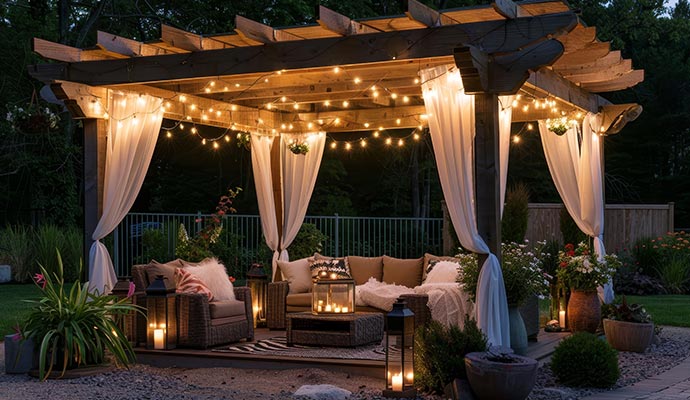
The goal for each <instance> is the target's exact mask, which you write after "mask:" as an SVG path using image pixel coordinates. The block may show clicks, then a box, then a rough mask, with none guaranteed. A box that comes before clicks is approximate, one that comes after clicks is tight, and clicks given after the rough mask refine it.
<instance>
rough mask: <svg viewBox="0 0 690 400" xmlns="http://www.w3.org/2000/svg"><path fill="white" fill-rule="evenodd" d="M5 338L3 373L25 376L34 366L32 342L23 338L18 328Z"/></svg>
mask: <svg viewBox="0 0 690 400" xmlns="http://www.w3.org/2000/svg"><path fill="white" fill-rule="evenodd" d="M14 330H15V333H13V334H12V335H6V336H5V373H7V374H25V373H27V372H29V370H30V369H31V368H33V366H34V342H33V340H31V338H26V337H24V334H23V333H22V329H21V328H20V327H19V326H15V327H14Z"/></svg>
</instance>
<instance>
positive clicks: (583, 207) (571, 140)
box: [539, 113, 614, 303]
mask: <svg viewBox="0 0 690 400" xmlns="http://www.w3.org/2000/svg"><path fill="white" fill-rule="evenodd" d="M601 121H602V116H601V114H592V113H588V114H587V115H586V116H585V118H584V120H583V122H582V137H581V138H580V131H579V127H578V125H577V124H571V125H570V128H569V129H568V131H567V132H566V133H565V134H564V135H562V136H558V135H556V134H555V133H553V132H551V131H549V129H548V127H547V125H546V121H539V133H540V135H541V142H542V146H543V147H544V155H545V157H546V162H547V164H548V166H549V171H550V172H551V177H552V178H553V182H554V184H555V185H556V189H557V190H558V193H559V194H560V196H561V199H562V200H563V204H565V208H566V209H567V210H568V213H569V214H570V216H571V217H572V218H573V220H574V221H575V223H576V224H577V226H578V227H579V228H580V230H582V232H584V233H585V234H587V235H589V236H591V237H592V238H593V239H594V251H595V252H596V254H597V255H598V256H599V258H602V257H603V256H604V255H605V254H606V249H605V248H604V195H603V186H602V169H601V145H600V143H599V140H600V138H599V135H598V132H599V129H600V128H601ZM599 297H600V298H601V299H602V301H604V302H605V303H610V302H612V301H613V297H614V293H613V285H612V284H611V282H609V283H607V284H606V285H604V287H603V288H599Z"/></svg>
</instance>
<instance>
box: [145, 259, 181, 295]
mask: <svg viewBox="0 0 690 400" xmlns="http://www.w3.org/2000/svg"><path fill="white" fill-rule="evenodd" d="M181 267H182V263H181V262H180V259H179V258H178V259H177V260H172V261H168V262H167V263H165V264H161V263H159V262H158V261H156V260H152V261H151V262H150V263H148V264H147V265H146V267H145V270H146V278H147V284H146V287H148V284H150V283H151V282H153V281H154V280H155V279H156V276H158V275H163V278H164V280H165V286H167V287H175V268H181ZM146 287H145V288H144V290H145V289H146Z"/></svg>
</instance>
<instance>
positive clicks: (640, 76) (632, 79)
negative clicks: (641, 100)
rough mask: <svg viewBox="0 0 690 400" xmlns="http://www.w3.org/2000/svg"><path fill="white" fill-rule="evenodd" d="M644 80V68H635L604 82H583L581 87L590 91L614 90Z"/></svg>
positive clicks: (631, 85) (625, 87)
mask: <svg viewBox="0 0 690 400" xmlns="http://www.w3.org/2000/svg"><path fill="white" fill-rule="evenodd" d="M643 80H644V70H643V69H636V70H633V71H630V72H629V73H627V74H624V75H621V76H620V77H618V78H616V79H611V80H609V81H605V82H592V83H583V84H582V87H583V88H584V89H586V90H588V91H590V92H592V93H602V92H615V91H617V90H623V89H627V88H629V87H633V86H635V85H637V84H638V83H640V82H642V81H643Z"/></svg>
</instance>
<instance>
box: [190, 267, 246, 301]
mask: <svg viewBox="0 0 690 400" xmlns="http://www.w3.org/2000/svg"><path fill="white" fill-rule="evenodd" d="M183 264H184V261H183ZM183 269H185V270H187V271H189V272H191V273H192V274H194V275H196V276H197V277H198V278H199V279H200V280H201V282H203V283H204V285H206V287H208V288H209V290H211V293H212V294H213V299H214V300H215V301H223V300H235V289H234V288H233V286H232V282H230V278H229V277H228V273H227V272H226V271H225V266H224V265H223V264H221V263H219V262H218V260H217V259H215V258H207V259H204V260H203V261H201V262H200V263H198V264H197V265H194V264H188V265H186V266H185V267H183Z"/></svg>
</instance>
